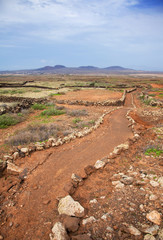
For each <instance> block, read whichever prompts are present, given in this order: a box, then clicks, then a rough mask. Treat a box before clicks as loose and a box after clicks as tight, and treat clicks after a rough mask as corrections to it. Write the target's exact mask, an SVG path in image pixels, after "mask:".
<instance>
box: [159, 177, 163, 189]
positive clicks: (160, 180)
mask: <svg viewBox="0 0 163 240" xmlns="http://www.w3.org/2000/svg"><path fill="white" fill-rule="evenodd" d="M158 183H159V184H160V185H161V187H163V177H160V178H159V179H158Z"/></svg>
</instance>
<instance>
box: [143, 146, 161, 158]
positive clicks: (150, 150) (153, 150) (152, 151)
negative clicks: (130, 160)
mask: <svg viewBox="0 0 163 240" xmlns="http://www.w3.org/2000/svg"><path fill="white" fill-rule="evenodd" d="M161 154H163V150H161V149H160V148H159V147H156V148H155V147H150V148H148V149H146V151H145V155H147V156H150V155H152V156H157V157H159V156H160V155H161Z"/></svg>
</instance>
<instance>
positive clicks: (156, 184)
mask: <svg viewBox="0 0 163 240" xmlns="http://www.w3.org/2000/svg"><path fill="white" fill-rule="evenodd" d="M150 184H151V186H152V187H158V186H159V183H158V182H156V181H154V180H151V181H150Z"/></svg>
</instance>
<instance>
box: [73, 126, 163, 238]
mask: <svg viewBox="0 0 163 240" xmlns="http://www.w3.org/2000/svg"><path fill="white" fill-rule="evenodd" d="M157 130H158V129H157ZM162 136H163V135H162V133H160V132H159V134H158V135H156V136H155V135H154V134H153V132H152V131H151V130H148V131H147V132H145V134H144V135H142V136H141V138H140V140H139V141H138V142H137V143H133V144H132V145H131V147H130V149H129V150H127V151H126V152H124V153H123V154H121V155H120V156H119V157H117V158H115V159H113V160H110V162H109V163H108V164H107V165H106V166H105V168H104V169H102V170H99V171H98V172H96V173H92V175H91V176H90V177H89V180H86V181H85V183H84V185H83V186H81V187H79V188H78V190H77V191H76V192H75V194H74V196H73V197H74V199H76V200H80V203H81V205H82V206H83V207H84V208H85V209H86V211H87V215H86V216H85V218H84V219H83V220H82V221H81V226H80V228H79V230H78V234H83V233H87V234H88V235H89V236H91V239H99V240H100V239H126V240H127V239H128V240H129V239H146V240H147V239H148V240H154V239H159V240H161V239H163V225H162V220H161V219H162V213H163V212H162V205H163V192H162V189H163V176H162V167H163V158H162V156H161V155H160V156H159V157H156V156H153V155H150V156H146V155H145V151H146V149H147V148H149V147H150V146H154V145H155V146H156V145H157V146H162V139H163V138H162Z"/></svg>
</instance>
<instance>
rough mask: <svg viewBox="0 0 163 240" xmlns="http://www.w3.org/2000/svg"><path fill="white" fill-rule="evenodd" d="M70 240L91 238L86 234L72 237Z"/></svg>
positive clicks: (87, 239) (89, 239)
mask: <svg viewBox="0 0 163 240" xmlns="http://www.w3.org/2000/svg"><path fill="white" fill-rule="evenodd" d="M71 239H72V240H91V238H90V237H89V236H88V235H87V234H82V235H77V236H72V238H71Z"/></svg>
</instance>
